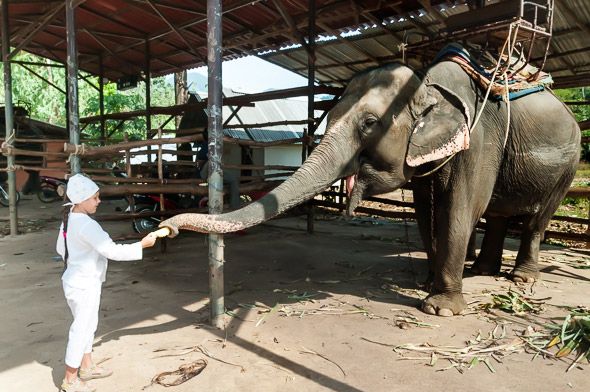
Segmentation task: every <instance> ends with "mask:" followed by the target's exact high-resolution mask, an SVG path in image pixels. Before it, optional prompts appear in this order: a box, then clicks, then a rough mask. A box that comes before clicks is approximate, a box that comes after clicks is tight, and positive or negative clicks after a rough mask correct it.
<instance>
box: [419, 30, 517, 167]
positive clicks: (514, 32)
mask: <svg viewBox="0 0 590 392" xmlns="http://www.w3.org/2000/svg"><path fill="white" fill-rule="evenodd" d="M515 26H516V27H515ZM518 26H519V25H518V24H515V23H511V24H510V29H509V30H508V36H507V37H506V40H505V41H504V45H502V50H501V51H500V56H499V58H498V62H497V63H496V68H495V69H494V72H493V73H492V76H491V78H490V84H489V85H488V88H487V90H486V93H485V96H484V99H483V104H482V105H481V108H480V109H479V111H478V113H477V115H476V116H475V120H474V121H473V124H471V127H470V129H469V134H471V132H473V130H474V129H475V126H476V125H477V123H478V122H479V119H480V118H481V115H482V113H483V110H484V109H485V107H486V104H487V102H488V97H489V96H490V91H491V90H492V86H493V85H494V80H495V79H496V77H498V78H500V77H503V78H504V83H505V86H506V89H505V92H504V93H505V97H506V101H507V105H508V120H507V124H506V136H505V138H504V146H503V148H504V147H506V142H507V141H508V130H509V129H510V100H509V99H508V74H507V72H508V70H509V69H510V67H509V65H510V58H511V56H512V53H513V51H514V48H515V46H516V38H517V35H518ZM513 35H514V37H513ZM506 46H508V48H509V52H508V53H507V59H508V60H507V66H506V67H505V68H504V70H503V71H502V72H501V73H500V74H498V71H499V69H500V64H501V63H502V57H503V55H504V51H505V50H506ZM455 155H457V153H454V154H452V155H450V156H449V157H448V158H447V159H445V160H444V161H443V162H442V163H441V164H439V165H438V166H436V167H435V168H434V169H432V170H430V171H428V172H426V173H424V174H417V175H414V177H418V178H421V177H426V176H429V175H430V174H432V173H434V172H436V171H437V170H439V169H440V168H441V167H443V166H444V165H446V164H447V163H448V162H449V161H450V160H451V159H452V158H453V157H454V156H455Z"/></svg>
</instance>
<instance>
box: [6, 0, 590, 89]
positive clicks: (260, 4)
mask: <svg viewBox="0 0 590 392" xmlns="http://www.w3.org/2000/svg"><path fill="white" fill-rule="evenodd" d="M514 1H516V0H487V1H485V2H484V3H485V5H486V7H488V6H491V5H494V4H497V3H505V4H509V2H512V3H514ZM535 1H543V0H535ZM64 3H65V2H64V1H63V0H47V1H43V2H41V1H39V0H30V1H27V0H9V2H8V6H9V27H10V35H11V45H12V46H19V45H21V44H22V45H23V46H24V48H25V49H26V50H28V51H30V52H32V53H36V54H39V55H41V56H44V57H47V58H50V59H53V60H56V61H58V62H61V63H65V61H66V34H65V31H66V30H65V12H64ZM75 3H76V4H79V6H78V7H77V8H76V24H77V28H78V36H77V44H78V50H79V52H80V54H79V62H80V69H81V70H85V71H88V72H91V73H93V74H98V70H99V61H98V59H99V58H102V62H103V66H104V69H105V75H106V76H107V77H108V78H110V79H111V80H115V79H118V78H119V77H121V76H123V75H126V74H133V75H138V74H141V73H142V72H143V70H144V69H145V64H144V61H145V57H146V47H147V46H148V45H147V42H149V58H150V69H151V72H152V74H153V75H156V76H157V75H163V74H167V73H171V72H175V71H179V70H182V69H189V68H193V67H198V66H202V65H204V64H205V63H206V56H207V38H206V30H207V19H206V15H207V12H206V11H207V10H206V5H207V2H205V1H192V0H191V1H189V0H166V1H162V0H150V1H142V0H131V1H130V0H86V1H78V2H75ZM475 3H476V2H475V1H471V0H470V1H461V0H456V1H455V0H453V1H450V0H449V1H446V0H400V1H382V0H355V1H353V2H350V1H342V0H316V1H315V7H316V15H315V19H316V32H317V35H318V36H317V40H318V42H317V46H316V50H315V55H316V58H317V60H316V65H317V71H316V79H317V81H318V82H321V83H323V84H328V85H336V86H341V85H343V84H344V83H345V82H346V81H348V80H349V79H350V78H351V77H352V76H353V75H354V74H355V73H357V72H358V71H360V70H363V69H365V68H367V67H372V66H375V65H377V64H382V63H386V62H391V61H392V60H400V59H401V58H402V52H401V48H402V45H401V44H402V43H403V44H409V45H410V46H409V47H408V51H407V52H406V55H407V59H408V61H409V64H410V65H412V66H414V67H420V66H422V65H423V64H422V63H423V62H424V63H426V62H428V60H429V59H431V58H432V56H433V53H434V52H433V50H432V49H434V47H433V48H430V49H427V48H424V47H423V48H421V49H417V50H414V51H412V49H411V48H412V45H413V44H416V43H420V42H426V40H428V42H431V41H432V40H433V39H436V38H437V37H438V36H439V35H440V33H441V32H444V29H445V28H446V23H447V21H448V18H449V16H453V15H458V14H461V13H465V12H468V11H470V9H471V8H473V6H474V4H475ZM222 4H223V5H222V10H223V58H224V60H231V59H235V58H238V57H242V56H246V55H251V54H254V55H258V56H261V57H263V58H265V59H268V60H269V61H271V62H274V63H276V64H279V65H281V66H284V67H285V68H288V69H291V70H294V71H295V72H297V73H299V74H300V75H303V76H306V75H307V53H306V49H305V48H303V47H302V46H301V43H302V41H301V37H305V36H306V35H307V21H308V9H307V8H308V1H307V0H288V1H276V2H268V1H263V0H225V1H222ZM555 9H556V11H555V13H554V18H553V22H554V26H553V32H554V35H553V38H552V43H551V46H550V48H549V57H548V59H547V63H546V66H545V69H546V70H547V71H549V72H551V73H552V74H553V76H554V79H555V80H556V82H557V84H558V85H564V86H565V85H571V84H577V85H581V84H588V82H587V81H588V80H590V69H589V68H590V67H589V65H590V4H589V2H588V0H558V1H556V2H555ZM283 15H288V17H284V16H283ZM292 26H295V30H294V29H293V27H292ZM281 48H289V49H284V50H282V49H281ZM542 54H543V53H542V51H541V50H540V49H539V48H537V49H535V51H534V53H533V58H534V62H535V63H540V62H541V61H542V57H543V56H542Z"/></svg>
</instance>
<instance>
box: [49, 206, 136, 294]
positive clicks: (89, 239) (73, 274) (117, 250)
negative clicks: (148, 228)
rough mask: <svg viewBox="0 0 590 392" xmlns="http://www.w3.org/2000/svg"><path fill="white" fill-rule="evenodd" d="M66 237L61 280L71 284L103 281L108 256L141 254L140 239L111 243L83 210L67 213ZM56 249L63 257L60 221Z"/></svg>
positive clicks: (118, 257)
mask: <svg viewBox="0 0 590 392" xmlns="http://www.w3.org/2000/svg"><path fill="white" fill-rule="evenodd" d="M67 241H68V266H67V268H66V271H65V272H64V274H63V276H62V280H63V282H64V283H67V284H68V285H70V286H72V287H77V288H86V287H89V286H90V285H96V284H100V283H101V282H104V281H105V278H106V272H107V264H108V260H107V259H111V260H120V261H125V260H140V259H141V258H142V257H143V249H142V246H141V243H140V242H136V243H133V244H116V243H114V242H113V240H112V239H111V237H110V236H109V235H108V234H107V232H105V231H104V230H103V229H102V227H100V225H99V224H98V222H96V221H95V220H94V219H92V218H91V217H89V216H88V215H86V214H83V213H78V212H72V213H70V217H69V220H68V232H67ZM56 250H57V253H59V254H60V255H61V257H62V258H63V257H64V256H65V246H64V237H63V224H62V225H61V227H60V228H59V236H58V237H57V244H56Z"/></svg>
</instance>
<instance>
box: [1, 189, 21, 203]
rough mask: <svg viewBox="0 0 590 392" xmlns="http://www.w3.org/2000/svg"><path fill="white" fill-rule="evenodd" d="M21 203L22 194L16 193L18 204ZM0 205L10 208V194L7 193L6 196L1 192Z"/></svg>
mask: <svg viewBox="0 0 590 392" xmlns="http://www.w3.org/2000/svg"><path fill="white" fill-rule="evenodd" d="M19 201H20V193H19V192H16V204H18V202H19ZM0 204H2V205H3V206H4V207H8V206H10V202H9V200H8V192H6V194H5V193H4V192H1V191H0Z"/></svg>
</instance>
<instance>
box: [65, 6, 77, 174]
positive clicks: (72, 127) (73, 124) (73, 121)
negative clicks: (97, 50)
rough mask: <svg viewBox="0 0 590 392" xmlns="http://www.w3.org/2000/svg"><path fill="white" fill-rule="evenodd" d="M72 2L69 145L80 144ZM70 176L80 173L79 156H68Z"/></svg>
mask: <svg viewBox="0 0 590 392" xmlns="http://www.w3.org/2000/svg"><path fill="white" fill-rule="evenodd" d="M73 3H74V1H73V0H66V31H67V64H68V70H67V71H68V72H67V74H68V77H67V82H68V90H67V91H68V94H67V98H68V126H69V131H70V143H72V144H74V145H78V144H80V122H79V113H78V48H77V45H76V10H75V9H74V4H73ZM70 169H71V172H72V174H77V173H80V156H78V155H77V154H72V155H70Z"/></svg>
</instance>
